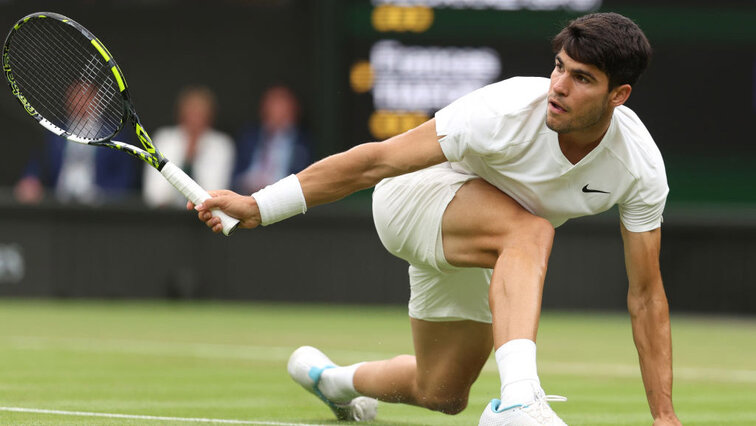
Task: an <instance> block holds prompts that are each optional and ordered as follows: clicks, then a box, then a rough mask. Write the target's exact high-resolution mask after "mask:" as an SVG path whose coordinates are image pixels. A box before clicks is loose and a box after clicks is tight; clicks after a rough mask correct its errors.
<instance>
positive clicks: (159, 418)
mask: <svg viewBox="0 0 756 426" xmlns="http://www.w3.org/2000/svg"><path fill="white" fill-rule="evenodd" d="M0 411H10V412H15V413H36V414H56V415H59V416H78V417H106V418H111V419H135V420H154V421H167V422H186V423H223V424H235V425H260V426H323V425H318V424H314V423H281V422H265V421H251V420H231V419H203V418H192V417H162V416H141V415H137V414H114V413H89V412H84V411H61V410H43V409H39V408H21V407H0Z"/></svg>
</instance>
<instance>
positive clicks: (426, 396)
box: [420, 389, 470, 414]
mask: <svg viewBox="0 0 756 426" xmlns="http://www.w3.org/2000/svg"><path fill="white" fill-rule="evenodd" d="M469 394H470V391H469V389H464V390H448V389H435V390H432V391H428V392H423V393H422V394H421V396H420V401H421V403H422V405H423V406H424V407H425V408H428V409H429V410H433V411H440V412H442V413H444V414H458V413H460V412H462V410H464V409H465V408H466V407H467V400H468V397H469Z"/></svg>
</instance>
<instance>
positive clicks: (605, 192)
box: [583, 185, 609, 194]
mask: <svg viewBox="0 0 756 426" xmlns="http://www.w3.org/2000/svg"><path fill="white" fill-rule="evenodd" d="M583 192H599V193H601V194H609V192H607V191H601V190H598V189H590V188H588V185H585V186H584V187H583Z"/></svg>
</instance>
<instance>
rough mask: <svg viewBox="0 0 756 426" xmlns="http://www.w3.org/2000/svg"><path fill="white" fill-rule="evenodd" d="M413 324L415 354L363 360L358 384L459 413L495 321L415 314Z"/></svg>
mask: <svg viewBox="0 0 756 426" xmlns="http://www.w3.org/2000/svg"><path fill="white" fill-rule="evenodd" d="M411 324H412V336H413V341H414V346H415V356H411V355H400V356H397V357H395V358H392V359H389V360H385V361H375V362H368V363H365V364H363V365H362V366H360V368H359V369H357V372H356V373H355V375H354V386H355V389H356V390H357V391H358V392H360V393H361V394H362V395H366V396H371V397H373V398H377V399H380V400H382V401H387V402H401V403H405V404H412V405H418V406H421V407H426V408H429V409H431V410H436V411H441V412H444V413H447V414H456V413H459V412H460V411H462V410H463V409H464V408H465V407H466V406H467V397H468V394H469V392H470V387H471V386H472V384H473V382H475V380H476V379H477V378H478V375H479V374H480V370H481V369H482V368H483V365H484V364H485V362H486V360H487V359H488V356H489V355H490V353H491V345H492V340H491V325H490V324H486V323H482V322H476V321H448V322H432V321H423V320H418V319H414V318H413V319H411Z"/></svg>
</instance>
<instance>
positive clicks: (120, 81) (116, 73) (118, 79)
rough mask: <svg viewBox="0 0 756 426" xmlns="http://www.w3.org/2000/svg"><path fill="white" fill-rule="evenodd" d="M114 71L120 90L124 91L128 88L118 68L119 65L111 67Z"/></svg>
mask: <svg viewBox="0 0 756 426" xmlns="http://www.w3.org/2000/svg"><path fill="white" fill-rule="evenodd" d="M110 70H111V71H113V75H114V76H115V79H116V81H118V90H119V91H121V92H123V91H124V90H126V84H124V82H123V78H122V77H121V72H120V71H119V70H118V67H113V68H111V69H110Z"/></svg>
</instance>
